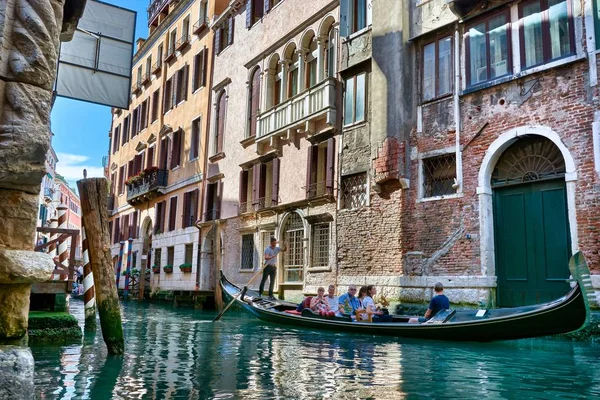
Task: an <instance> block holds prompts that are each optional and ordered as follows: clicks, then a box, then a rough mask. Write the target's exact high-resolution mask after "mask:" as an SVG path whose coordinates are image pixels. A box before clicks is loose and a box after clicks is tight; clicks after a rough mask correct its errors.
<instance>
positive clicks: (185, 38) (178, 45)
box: [175, 35, 190, 51]
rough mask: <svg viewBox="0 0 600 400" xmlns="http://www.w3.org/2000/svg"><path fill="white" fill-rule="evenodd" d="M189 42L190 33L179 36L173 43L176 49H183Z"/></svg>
mask: <svg viewBox="0 0 600 400" xmlns="http://www.w3.org/2000/svg"><path fill="white" fill-rule="evenodd" d="M189 44H190V35H183V36H182V37H180V38H179V40H178V41H177V42H176V43H175V48H176V49H177V50H178V51H181V50H183V49H185V48H186V47H187V46H188V45H189Z"/></svg>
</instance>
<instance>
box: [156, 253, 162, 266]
mask: <svg viewBox="0 0 600 400" xmlns="http://www.w3.org/2000/svg"><path fill="white" fill-rule="evenodd" d="M161 257H162V249H155V250H154V265H156V266H157V267H160V266H161Z"/></svg>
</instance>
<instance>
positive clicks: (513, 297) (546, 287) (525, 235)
mask: <svg viewBox="0 0 600 400" xmlns="http://www.w3.org/2000/svg"><path fill="white" fill-rule="evenodd" d="M494 237H495V241H496V271H497V275H498V305H499V306H502V307H512V306H521V305H528V304H537V303H542V302H545V301H549V300H553V299H556V298H558V297H560V296H562V295H564V294H565V293H566V292H567V291H568V290H569V285H568V284H567V283H566V282H565V279H567V278H568V277H569V268H568V262H569V257H570V256H571V245H570V236H569V223H568V214H567V198H566V188H565V182H564V180H552V181H543V182H533V183H528V184H521V185H517V186H508V187H503V188H497V189H494Z"/></svg>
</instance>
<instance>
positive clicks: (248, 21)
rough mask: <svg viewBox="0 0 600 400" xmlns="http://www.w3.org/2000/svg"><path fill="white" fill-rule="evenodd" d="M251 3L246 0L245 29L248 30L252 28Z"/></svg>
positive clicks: (249, 0) (251, 0) (250, 0)
mask: <svg viewBox="0 0 600 400" xmlns="http://www.w3.org/2000/svg"><path fill="white" fill-rule="evenodd" d="M252 3H254V0H246V28H247V29H250V27H251V26H252Z"/></svg>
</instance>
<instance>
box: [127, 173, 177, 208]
mask: <svg viewBox="0 0 600 400" xmlns="http://www.w3.org/2000/svg"><path fill="white" fill-rule="evenodd" d="M167 177H168V171H167V170H166V169H156V168H149V169H146V170H144V171H143V172H142V173H140V175H137V176H136V177H134V178H132V182H130V183H128V184H127V202H128V203H129V204H131V205H134V204H138V203H142V202H146V201H148V200H151V199H153V198H154V197H156V196H158V195H161V194H163V193H165V190H166V186H167Z"/></svg>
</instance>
